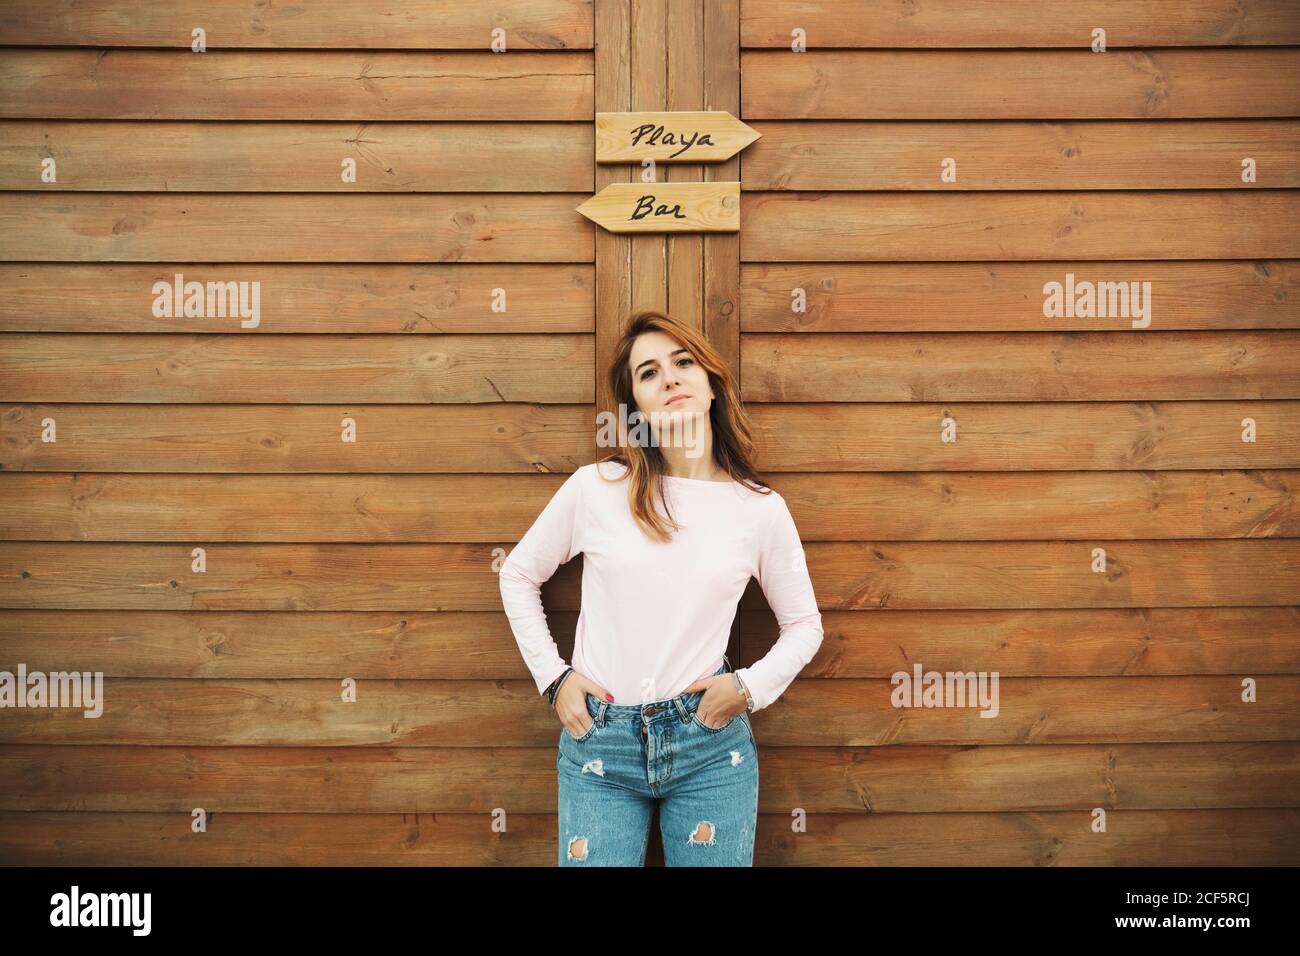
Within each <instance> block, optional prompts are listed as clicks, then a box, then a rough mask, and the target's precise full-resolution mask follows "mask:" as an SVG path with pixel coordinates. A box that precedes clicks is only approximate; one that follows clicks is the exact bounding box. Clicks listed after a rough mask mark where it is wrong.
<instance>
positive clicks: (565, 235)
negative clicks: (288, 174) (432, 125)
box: [0, 193, 596, 262]
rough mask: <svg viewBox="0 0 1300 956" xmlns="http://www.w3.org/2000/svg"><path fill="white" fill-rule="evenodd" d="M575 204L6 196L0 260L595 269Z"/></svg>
mask: <svg viewBox="0 0 1300 956" xmlns="http://www.w3.org/2000/svg"><path fill="white" fill-rule="evenodd" d="M579 202H581V197H578V196H573V195H570V194H569V193H539V194H508V195H506V194H495V193H456V194H450V195H425V194H421V195H415V196H405V195H402V196H398V195H385V196H375V195H355V196H330V195H291V194H284V195H275V196H259V195H219V196H218V195H209V194H203V193H183V194H175V195H171V194H158V193H150V194H140V193H93V194H84V195H82V194H57V195H56V194H48V195H42V194H40V193H0V259H6V260H23V261H32V262H61V261H62V262H66V261H117V262H358V261H369V262H593V261H595V241H594V237H593V230H594V229H595V228H596V227H595V226H593V225H591V223H589V222H588V221H587V220H586V219H584V218H583V217H582V215H581V214H580V213H578V212H576V211H575V210H576V207H577V205H578V203H579Z"/></svg>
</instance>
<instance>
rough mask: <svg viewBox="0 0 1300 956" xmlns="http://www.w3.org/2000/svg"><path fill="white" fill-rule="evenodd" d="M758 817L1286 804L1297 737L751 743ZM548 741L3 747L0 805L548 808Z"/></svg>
mask: <svg viewBox="0 0 1300 956" xmlns="http://www.w3.org/2000/svg"><path fill="white" fill-rule="evenodd" d="M759 752H760V759H761V760H762V761H763V774H762V781H761V785H760V788H759V798H758V810H759V813H780V812H782V809H783V808H785V807H791V806H802V807H803V808H804V809H805V810H807V811H808V812H810V813H863V812H867V813H873V814H879V813H953V812H965V813H1001V812H1007V811H1024V810H1079V811H1091V810H1092V809H1093V808H1094V807H1105V808H1106V809H1108V810H1124V811H1131V810H1153V809H1198V808H1201V807H1204V806H1205V803H1204V801H1205V795H1206V794H1212V795H1213V799H1214V801H1215V804H1214V805H1215V806H1216V807H1223V808H1227V807H1234V808H1244V807H1289V806H1295V805H1296V804H1297V802H1300V743H1296V742H1294V741H1268V742H1247V743H1225V744H1218V743H1209V744H1206V743H1191V744H1113V745H1110V746H1104V747H1103V746H1089V745H1086V744H1081V745H1064V746H1054V745H1051V744H1042V745H1035V744H1026V745H1023V746H1016V745H1010V746H1000V747H970V748H967V747H961V748H958V747H909V746H891V747H877V748H872V749H871V750H870V751H867V752H862V751H859V750H857V749H837V748H806V749H804V748H785V747H765V746H764V745H763V744H762V743H761V742H760V745H759ZM555 760H556V754H555V751H554V750H553V749H552V748H549V747H502V746H494V747H489V748H485V749H484V750H465V749H463V748H459V747H433V748H420V747H393V748H387V747H265V748H264V747H240V748H230V747H197V748H185V749H180V748H176V747H130V746H113V745H106V746H71V747H60V746H46V745H26V746H23V745H13V746H0V774H3V776H4V779H6V780H14V781H22V786H21V787H9V788H5V789H4V790H0V811H14V810H21V811H24V812H29V813H31V812H47V811H68V810H80V811H95V812H116V813H124V812H129V813H189V812H190V811H191V810H192V809H193V808H194V807H206V808H208V809H209V811H210V812H217V813H284V812H293V813H403V812H408V811H416V812H421V813H438V814H443V813H473V812H476V810H477V809H478V808H479V807H480V806H483V805H484V804H485V802H486V801H489V800H493V799H494V798H496V797H498V796H500V795H502V794H506V793H508V794H510V797H511V800H510V803H509V806H510V807H511V812H512V813H548V812H549V813H554V812H555V810H556V788H555Z"/></svg>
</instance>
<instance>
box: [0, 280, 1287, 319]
mask: <svg viewBox="0 0 1300 956" xmlns="http://www.w3.org/2000/svg"><path fill="white" fill-rule="evenodd" d="M177 275H180V276H181V283H182V289H184V284H185V283H188V282H198V283H200V284H202V285H203V286H204V293H205V294H204V309H205V311H206V301H207V299H206V288H207V283H209V282H217V283H223V284H224V283H227V282H234V283H236V284H237V285H236V287H237V288H238V283H241V282H244V283H249V285H247V286H246V287H245V288H247V289H248V290H249V296H250V297H251V294H252V288H253V286H252V283H254V282H256V283H258V286H257V288H258V299H259V306H260V309H261V322H260V324H259V325H258V326H257V327H256V328H249V329H248V330H247V331H248V332H249V334H262V333H265V332H277V333H279V332H284V333H321V332H347V333H351V334H362V333H368V332H387V333H419V334H422V333H426V332H447V333H457V332H494V333H495V332H593V331H595V312H596V308H595V278H596V277H595V268H594V267H593V266H592V265H590V264H585V265H562V264H542V265H530V264H521V263H482V264H478V263H466V262H457V263H448V264H438V265H370V264H362V265H352V264H347V263H335V264H324V265H302V266H300V265H272V264H268V263H257V264H255V265H233V264H225V263H223V264H220V265H207V264H201V263H183V264H180V265H175V266H157V265H132V264H121V265H100V264H98V263H78V264H75V265H63V264H61V263H22V264H13V263H7V264H0V292H2V293H3V294H0V330H3V331H8V332H212V331H216V330H219V331H221V332H222V333H223V334H232V333H239V332H243V331H245V327H244V325H243V322H244V320H242V319H239V318H237V317H229V316H228V317H226V318H220V317H211V318H209V317H206V316H204V317H197V316H196V317H187V316H184V315H173V316H172V317H170V318H169V317H166V316H162V317H159V316H155V315H154V314H153V305H154V302H155V301H156V300H157V298H158V296H157V295H155V294H154V292H153V287H154V284H155V283H157V282H164V283H169V284H171V285H172V286H173V288H174V287H175V284H176V276H177ZM498 290H499V291H498ZM183 301H184V295H182V302H183ZM1297 302H1300V299H1297ZM494 303H500V306H499V307H501V306H503V307H504V311H493V306H494ZM173 312H175V309H174V308H173Z"/></svg>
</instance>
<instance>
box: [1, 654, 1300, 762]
mask: <svg viewBox="0 0 1300 956" xmlns="http://www.w3.org/2000/svg"><path fill="white" fill-rule="evenodd" d="M1257 687H1258V700H1257V701H1255V702H1253V703H1245V702H1243V701H1242V700H1241V697H1242V688H1241V681H1240V680H1239V679H1238V678H1237V677H1236V676H1235V675H1234V676H1210V677H1055V678H1050V677H1009V678H1006V679H1005V680H999V682H998V690H997V692H996V693H997V698H996V700H993V699H992V698H990V700H989V703H987V704H981V703H979V702H972V703H971V704H969V705H967V706H947V707H936V706H929V707H922V706H919V705H918V706H914V707H896V706H894V704H893V703H892V702H891V699H892V697H893V695H894V694H895V693H896V688H895V686H894V685H893V683H892V682H891V681H890V680H889V679H886V678H881V679H874V680H858V679H850V678H845V679H836V680H806V679H797V680H795V681H794V683H793V684H791V685H790V687H789V688H788V689H787V690H786V691H785V692H784V694H783V695H782V697H781V698H780V700H779V701H778V702H777V703H775V704H773V705H771V706H770V707H766V708H764V709H763V710H762V711H760V712H759V713H756V714H755V715H754V717H753V725H754V734H755V737H756V738H757V739H760V740H762V741H763V742H764V744H766V745H768V746H778V747H814V746H815V747H825V746H841V747H875V746H883V745H885V744H955V745H965V744H1031V743H1032V744H1067V743H1081V744H1092V745H1096V744H1099V743H1165V742H1168V743H1174V742H1181V743H1193V742H1219V743H1226V742H1229V741H1233V742H1237V741H1265V740H1292V741H1294V740H1297V739H1300V675H1294V674H1276V675H1261V676H1260V677H1259V679H1258V682H1257ZM355 691H356V700H355V701H343V700H342V699H341V698H342V696H343V694H342V681H341V680H338V679H336V680H277V681H257V680H208V679H202V680H200V679H182V680H170V679H155V680H139V679H135V678H129V677H115V678H105V679H103V681H102V696H101V698H100V699H99V704H100V706H101V712H100V714H99V716H97V717H93V718H89V719H88V718H87V717H86V716H85V714H84V713H83V708H81V707H78V708H71V707H19V708H14V709H12V710H10V711H8V712H7V713H6V715H5V720H4V722H3V723H0V742H3V743H9V744H13V743H23V744H57V745H59V746H67V745H72V744H127V745H132V746H184V747H197V746H204V747H212V746H239V747H252V746H259V747H279V746H316V747H338V746H373V745H384V746H389V747H428V746H439V747H459V748H470V749H473V748H481V747H494V746H501V745H502V744H503V743H506V742H508V743H509V744H510V745H511V746H527V747H547V748H553V747H555V746H556V744H557V743H558V741H559V737H560V732H561V727H560V726H559V724H558V722H557V720H556V717H555V714H554V713H553V712H551V710H550V709H549V708H548V707H545V706H541V707H539V706H538V696H537V687H536V685H535V684H534V683H533V681H532V680H531V679H529V680H521V681H506V680H498V681H411V680H397V681H372V680H359V681H357V682H356V688H355ZM995 711H996V713H994V712H995ZM983 713H993V714H994V716H993V717H992V718H991V719H988V718H982V717H981V714H983ZM552 760H554V758H553V757H552Z"/></svg>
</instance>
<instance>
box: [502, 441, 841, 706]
mask: <svg viewBox="0 0 1300 956" xmlns="http://www.w3.org/2000/svg"><path fill="white" fill-rule="evenodd" d="M597 467H600V468H601V469H602V471H601V473H600V474H598V473H597V470H596V469H597ZM624 474H625V471H624V468H623V467H622V466H621V465H619V464H617V463H615V462H605V463H603V464H600V465H597V464H595V463H593V464H590V465H583V466H582V467H580V468H579V469H578V470H577V471H575V472H574V473H573V474H572V475H570V476H569V478H568V479H567V480H566V481H565V482H564V484H563V485H562V486H561V487H560V488H559V490H558V491H556V493H555V495H554V497H552V498H551V500H550V502H549V503H548V504H547V505H546V507H545V508H544V509H543V511H542V513H541V515H539V516H538V518H537V520H536V522H534V523H533V526H532V527H531V528H529V529H528V532H527V533H526V534H525V535H524V537H523V538H522V539H521V540H520V542H519V544H518V545H516V546H515V548H514V550H513V551H511V552H510V555H509V557H508V558H507V559H506V561H505V563H504V564H503V565H502V567H501V572H500V584H501V602H502V604H503V605H504V607H505V612H506V616H507V617H508V618H509V620H510V626H511V629H512V630H513V631H514V635H515V640H516V641H517V642H518V644H519V649H520V651H521V652H522V654H523V657H524V661H525V663H526V664H527V665H528V669H529V670H530V671H531V672H532V675H533V678H534V680H535V681H536V682H537V691H538V693H539V694H540V693H542V692H544V691H545V690H546V688H547V687H549V686H550V685H551V682H552V681H554V680H555V678H557V677H559V676H560V674H562V673H563V672H564V669H565V667H567V666H569V665H566V664H565V662H564V659H563V658H562V657H561V656H560V653H559V649H558V648H557V646H556V644H555V640H554V639H553V638H552V636H551V632H550V629H549V628H548V626H547V623H546V614H545V612H544V610H543V608H542V600H541V586H542V584H543V582H545V581H546V580H547V579H549V578H550V577H551V575H553V574H554V573H555V570H556V568H558V567H559V566H560V565H561V564H564V563H565V562H567V561H569V560H570V559H571V558H573V557H574V555H577V554H579V553H581V554H582V555H583V556H584V557H583V567H582V605H581V611H580V613H579V615H578V625H577V632H576V635H575V640H574V648H573V664H572V666H573V668H574V669H575V670H577V671H578V673H580V674H583V675H585V676H587V677H589V678H590V679H591V680H593V681H595V682H596V683H597V684H599V685H601V686H602V687H605V688H607V689H608V690H609V692H610V693H611V694H613V695H614V703H616V704H638V703H644V702H645V701H651V700H664V699H666V698H669V697H675V696H676V695H678V694H680V693H682V692H683V691H684V690H685V689H686V688H687V687H688V686H690V685H691V684H692V683H694V682H695V681H696V680H699V679H700V678H703V677H709V676H712V674H713V673H714V672H715V671H716V670H717V669H718V668H719V667H720V666H721V665H722V656H723V654H724V653H725V652H726V649H727V642H728V639H729V636H730V633H731V622H732V620H733V619H734V618H735V615H736V608H737V605H738V603H739V601H740V597H741V595H742V594H743V593H744V590H745V586H746V585H747V584H748V583H749V579H750V578H751V577H754V578H757V579H758V582H759V585H760V586H761V587H762V589H763V594H764V595H765V596H766V597H767V602H768V604H769V605H770V606H771V608H772V610H773V612H774V613H775V615H776V619H777V623H778V624H779V625H780V628H781V633H780V638H779V639H778V640H777V642H776V643H775V644H774V645H773V646H772V648H771V649H770V650H769V651H768V653H767V654H766V655H765V656H764V657H763V658H762V660H760V661H758V662H757V663H755V664H754V665H753V666H752V667H742V668H740V669H739V670H737V672H736V673H738V674H739V675H740V678H741V680H743V681H744V682H745V686H747V687H748V688H749V691H750V694H751V695H752V696H753V698H754V709H755V710H759V709H761V708H763V707H766V706H768V705H769V704H771V703H772V702H773V701H775V700H776V699H777V698H778V697H779V696H780V695H781V694H782V692H783V691H784V690H785V689H786V687H788V686H789V685H790V682H791V681H793V680H794V678H795V675H797V674H798V673H799V671H800V670H802V669H803V668H804V667H805V666H807V664H808V662H809V661H811V660H812V658H813V655H814V654H815V653H816V652H817V648H818V647H819V646H820V645H821V642H822V621H821V613H820V612H819V611H818V610H817V599H816V597H815V596H814V594H813V587H812V581H811V580H810V579H809V577H808V570H807V566H806V564H805V562H804V559H803V558H804V555H803V548H802V545H801V543H800V540H799V532H798V531H797V530H796V529H795V524H794V519H793V518H792V517H791V516H790V511H789V509H788V508H787V507H786V503H785V499H784V498H782V497H781V495H779V494H778V493H777V492H776V491H775V490H773V491H771V492H770V494H760V493H759V492H755V491H751V490H750V489H749V488H746V487H745V486H744V485H742V484H740V483H739V482H735V481H732V482H717V481H705V480H701V479H694V478H676V477H671V476H670V477H668V478H666V480H665V483H666V494H667V496H668V503H669V505H670V507H671V509H672V511H671V513H672V516H673V517H674V518H675V519H676V520H677V522H678V523H679V524H681V525H683V526H684V527H683V528H682V529H681V530H679V531H675V532H673V538H672V541H671V542H669V543H662V542H658V541H652V540H650V539H649V538H647V537H646V536H645V534H644V532H642V530H641V528H640V527H639V526H638V525H637V524H636V522H635V521H634V520H633V518H632V512H631V508H630V506H629V504H628V493H627V490H628V483H627V481H626V480H618V481H606V480H605V478H602V477H601V475H604V476H606V478H614V477H616V476H617V477H619V478H620V479H622V476H623V475H624Z"/></svg>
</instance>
